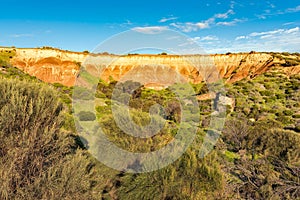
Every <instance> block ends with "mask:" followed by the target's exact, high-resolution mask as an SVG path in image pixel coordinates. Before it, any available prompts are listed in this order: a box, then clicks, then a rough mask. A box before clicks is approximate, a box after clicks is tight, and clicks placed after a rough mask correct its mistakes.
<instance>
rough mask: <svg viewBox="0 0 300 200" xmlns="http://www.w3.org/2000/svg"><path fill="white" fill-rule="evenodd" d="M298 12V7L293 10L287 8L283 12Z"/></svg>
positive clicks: (299, 8) (299, 7) (299, 9)
mask: <svg viewBox="0 0 300 200" xmlns="http://www.w3.org/2000/svg"><path fill="white" fill-rule="evenodd" d="M299 11H300V5H299V6H297V7H295V8H288V9H286V10H285V12H288V13H291V12H299Z"/></svg>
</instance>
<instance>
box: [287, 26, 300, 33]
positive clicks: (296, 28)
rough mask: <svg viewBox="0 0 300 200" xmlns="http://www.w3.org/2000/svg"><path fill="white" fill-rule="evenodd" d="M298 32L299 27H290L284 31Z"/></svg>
mask: <svg viewBox="0 0 300 200" xmlns="http://www.w3.org/2000/svg"><path fill="white" fill-rule="evenodd" d="M296 32H299V27H295V28H291V29H288V30H286V31H285V33H296Z"/></svg>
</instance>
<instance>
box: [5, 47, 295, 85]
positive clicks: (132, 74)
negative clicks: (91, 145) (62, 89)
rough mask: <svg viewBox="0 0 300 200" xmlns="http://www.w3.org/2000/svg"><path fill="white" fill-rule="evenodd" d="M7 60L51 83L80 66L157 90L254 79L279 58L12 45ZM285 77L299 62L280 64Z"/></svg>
mask: <svg viewBox="0 0 300 200" xmlns="http://www.w3.org/2000/svg"><path fill="white" fill-rule="evenodd" d="M0 50H6V51H7V50H10V51H15V56H13V57H12V58H11V60H10V62H11V64H12V65H13V66H15V67H17V68H19V69H21V70H23V71H25V72H27V73H28V74H30V75H32V76H36V77H37V78H39V79H41V80H43V81H45V82H50V83H55V82H57V83H61V84H63V85H67V86H72V85H74V82H75V79H76V77H77V75H78V73H79V69H80V66H84V67H85V68H86V70H87V72H89V73H90V74H91V75H94V76H100V77H101V78H102V79H104V80H106V81H109V80H110V79H111V78H113V79H115V80H128V79H132V80H135V81H139V82H141V83H143V84H145V85H146V86H148V87H153V88H161V87H166V86H168V85H170V84H173V83H175V82H178V81H180V82H184V81H189V82H193V83H198V82H201V81H203V80H205V81H214V80H216V79H218V78H224V79H226V81H227V82H235V81H239V80H241V79H243V78H253V77H254V76H256V75H259V74H261V73H264V72H266V71H268V70H270V69H271V68H273V67H278V66H280V65H282V64H284V62H285V61H284V60H283V59H280V58H278V57H276V56H274V55H272V54H270V53H239V54H226V55H224V54H221V55H220V54H216V55H191V56H178V55H129V56H115V55H88V54H84V53H77V52H68V51H62V50H57V49H13V48H0ZM281 68H282V71H283V72H284V73H286V74H288V75H290V74H297V73H299V72H300V67H299V65H296V66H292V67H285V68H284V67H281Z"/></svg>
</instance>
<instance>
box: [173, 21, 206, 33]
mask: <svg viewBox="0 0 300 200" xmlns="http://www.w3.org/2000/svg"><path fill="white" fill-rule="evenodd" d="M170 25H171V26H173V27H175V28H178V29H180V30H181V31H183V32H186V33H188V32H192V31H197V30H200V29H206V28H209V23H208V22H198V23H192V22H186V23H171V24H170Z"/></svg>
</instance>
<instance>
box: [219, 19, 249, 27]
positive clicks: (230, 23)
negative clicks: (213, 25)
mask: <svg viewBox="0 0 300 200" xmlns="http://www.w3.org/2000/svg"><path fill="white" fill-rule="evenodd" d="M243 21H246V20H245V19H244V20H242V19H234V20H232V21H229V22H218V23H217V25H218V26H234V25H236V24H237V23H239V22H243Z"/></svg>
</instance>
